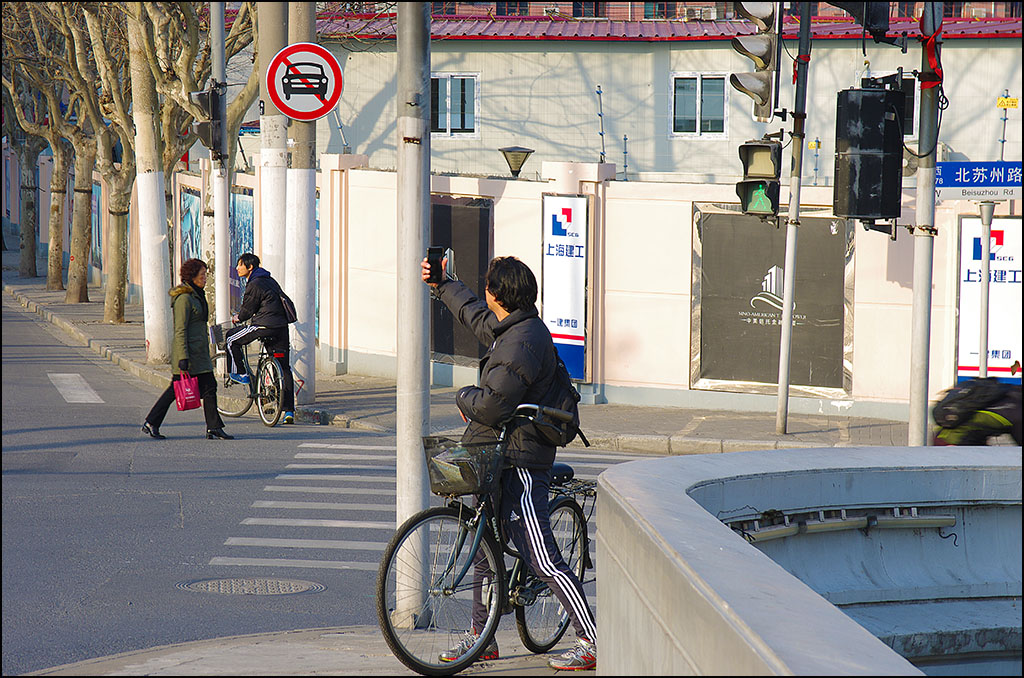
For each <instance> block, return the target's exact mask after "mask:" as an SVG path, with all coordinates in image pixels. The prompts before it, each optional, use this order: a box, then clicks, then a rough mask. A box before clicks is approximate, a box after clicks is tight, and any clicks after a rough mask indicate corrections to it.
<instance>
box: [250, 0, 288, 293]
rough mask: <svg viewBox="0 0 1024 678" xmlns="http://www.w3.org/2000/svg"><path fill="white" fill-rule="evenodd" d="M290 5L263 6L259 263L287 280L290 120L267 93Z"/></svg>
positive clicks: (278, 276) (286, 26) (261, 29)
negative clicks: (268, 73)
mask: <svg viewBox="0 0 1024 678" xmlns="http://www.w3.org/2000/svg"><path fill="white" fill-rule="evenodd" d="M287 6H288V3H286V2H261V3H260V7H259V15H258V19H257V20H258V21H259V43H260V44H259V59H260V76H261V77H260V162H259V164H260V180H259V191H260V198H259V200H260V253H259V254H260V259H261V260H262V262H261V263H262V264H263V268H265V269H267V270H268V271H270V273H271V275H276V276H277V279H278V280H283V279H284V272H285V237H284V231H285V220H286V218H287V217H286V214H287V210H288V203H287V200H286V198H287V193H288V190H287V182H288V119H287V118H286V117H285V116H284V115H283V114H282V113H281V112H280V111H278V110H277V106H275V105H274V102H273V101H272V100H271V98H270V95H269V94H268V92H267V79H266V74H267V67H268V66H269V65H270V60H271V59H273V58H274V57H275V56H276V55H277V53H278V52H280V51H281V50H282V49H284V47H285V44H286V40H287V38H288V11H287Z"/></svg>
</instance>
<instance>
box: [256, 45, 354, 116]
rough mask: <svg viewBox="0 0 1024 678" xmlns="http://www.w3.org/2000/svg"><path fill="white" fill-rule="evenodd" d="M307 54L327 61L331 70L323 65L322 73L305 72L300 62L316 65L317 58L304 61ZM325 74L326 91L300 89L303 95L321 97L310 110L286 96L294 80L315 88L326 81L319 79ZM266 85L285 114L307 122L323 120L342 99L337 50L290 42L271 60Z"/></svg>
mask: <svg viewBox="0 0 1024 678" xmlns="http://www.w3.org/2000/svg"><path fill="white" fill-rule="evenodd" d="M304 55H311V56H313V57H314V58H316V59H317V60H318V61H323V62H324V63H325V64H326V65H327V70H328V71H329V73H328V72H324V71H323V69H322V68H321V69H320V71H321V72H319V73H318V72H312V73H306V74H304V73H301V72H299V69H298V66H300V65H303V64H305V65H309V64H310V63H314V65H315V62H303V61H302V59H303V57H304ZM282 70H283V74H282V75H281V76H280V77H279V75H278V72H279V71H282ZM325 78H326V84H324V87H323V89H324V92H323V93H320V92H318V91H316V92H308V91H307V92H297V94H300V96H303V97H309V96H315V97H317V99H318V100H319V102H320V103H319V105H315V106H314V107H313V108H311V109H310V110H302V109H299V108H296V107H295V106H293V105H292V104H291V103H289V102H288V101H286V100H285V99H287V98H289V96H290V93H289V91H287V90H288V89H289V87H290V86H291V85H290V81H292V80H298V81H299V85H300V86H301V87H302V88H303V89H306V90H313V89H316V88H317V87H318V86H319V85H320V84H323V83H320V82H319V81H320V80H322V79H325ZM266 86H267V94H268V95H269V96H270V100H271V101H272V102H273V103H274V105H275V106H276V107H277V110H279V111H281V113H283V114H284V115H286V116H288V117H289V118H291V119H292V120H300V121H303V122H310V121H312V120H319V119H320V118H322V117H324V116H325V115H327V114H328V113H330V112H331V110H332V109H333V108H334V107H335V106H337V105H338V100H339V99H341V88H342V75H341V65H340V64H339V63H338V60H337V59H336V58H334V55H333V54H331V53H330V52H329V51H328V50H326V49H324V48H323V47H321V46H320V45H317V44H314V43H311V42H297V43H295V44H294V45H288V46H287V47H285V48H284V49H282V50H281V51H280V52H278V53H277V54H275V55H274V58H273V59H271V60H270V66H268V67H267V73H266Z"/></svg>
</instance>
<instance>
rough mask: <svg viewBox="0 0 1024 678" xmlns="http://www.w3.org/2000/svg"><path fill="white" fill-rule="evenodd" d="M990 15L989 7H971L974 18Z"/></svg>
mask: <svg viewBox="0 0 1024 678" xmlns="http://www.w3.org/2000/svg"><path fill="white" fill-rule="evenodd" d="M987 16H988V8H987V7H971V18H972V19H983V18H985V17H987Z"/></svg>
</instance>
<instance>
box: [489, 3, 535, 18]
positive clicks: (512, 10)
mask: <svg viewBox="0 0 1024 678" xmlns="http://www.w3.org/2000/svg"><path fill="white" fill-rule="evenodd" d="M494 4H495V8H494V13H495V14H496V15H497V16H528V15H529V14H530V3H528V2H496V3H494Z"/></svg>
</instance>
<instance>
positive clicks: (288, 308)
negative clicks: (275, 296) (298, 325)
mask: <svg viewBox="0 0 1024 678" xmlns="http://www.w3.org/2000/svg"><path fill="white" fill-rule="evenodd" d="M281 308H282V309H284V317H285V319H287V320H288V324H289V325H291V324H292V323H294V322H298V320H299V314H298V313H296V312H295V302H294V301H292V298H291V297H289V296H288V295H287V294H285V293H284V290H281Z"/></svg>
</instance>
